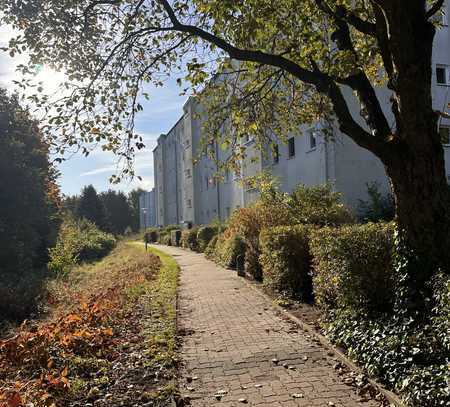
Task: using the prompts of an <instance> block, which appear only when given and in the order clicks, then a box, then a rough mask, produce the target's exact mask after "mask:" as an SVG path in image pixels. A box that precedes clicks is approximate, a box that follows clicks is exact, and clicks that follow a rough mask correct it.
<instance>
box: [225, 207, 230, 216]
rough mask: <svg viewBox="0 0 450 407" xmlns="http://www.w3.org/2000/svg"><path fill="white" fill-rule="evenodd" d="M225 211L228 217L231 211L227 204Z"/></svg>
mask: <svg viewBox="0 0 450 407" xmlns="http://www.w3.org/2000/svg"><path fill="white" fill-rule="evenodd" d="M226 211H227V218H229V217H230V214H231V211H230V207H229V206H227V208H226Z"/></svg>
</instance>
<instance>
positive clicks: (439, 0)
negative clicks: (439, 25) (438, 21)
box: [425, 0, 445, 19]
mask: <svg viewBox="0 0 450 407" xmlns="http://www.w3.org/2000/svg"><path fill="white" fill-rule="evenodd" d="M444 1H445V0H437V1H436V2H435V3H434V4H433V5H432V6H431V7H430V9H429V10H428V11H427V13H426V14H425V17H426V18H427V19H428V18H430V17H433V16H434V15H435V14H436V13H437V12H438V11H439V10H440V9H441V8H442V6H443V5H444Z"/></svg>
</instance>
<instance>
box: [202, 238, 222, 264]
mask: <svg viewBox="0 0 450 407" xmlns="http://www.w3.org/2000/svg"><path fill="white" fill-rule="evenodd" d="M218 238H219V236H218V235H215V236H214V237H213V238H212V239H211V240H210V242H209V243H208V246H206V249H205V257H206V258H207V259H209V260H214V256H215V253H216V245H217V239H218Z"/></svg>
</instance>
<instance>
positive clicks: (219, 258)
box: [214, 231, 245, 268]
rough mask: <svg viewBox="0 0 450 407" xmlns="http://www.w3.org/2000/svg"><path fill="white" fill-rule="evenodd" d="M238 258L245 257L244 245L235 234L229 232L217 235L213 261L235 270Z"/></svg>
mask: <svg viewBox="0 0 450 407" xmlns="http://www.w3.org/2000/svg"><path fill="white" fill-rule="evenodd" d="M238 256H245V243H244V241H243V240H242V238H241V237H240V236H239V235H237V234H232V233H230V232H229V231H226V232H225V233H223V234H221V235H219V237H218V238H217V243H216V250H215V256H214V258H215V260H216V262H217V263H219V264H220V265H222V266H223V267H227V268H236V261H237V258H238Z"/></svg>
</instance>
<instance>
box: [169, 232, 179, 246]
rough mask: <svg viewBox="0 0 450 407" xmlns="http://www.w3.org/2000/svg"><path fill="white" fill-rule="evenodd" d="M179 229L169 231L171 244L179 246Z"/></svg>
mask: <svg viewBox="0 0 450 407" xmlns="http://www.w3.org/2000/svg"><path fill="white" fill-rule="evenodd" d="M180 241H181V230H179V229H176V230H172V231H171V232H170V243H171V245H172V246H180Z"/></svg>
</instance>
